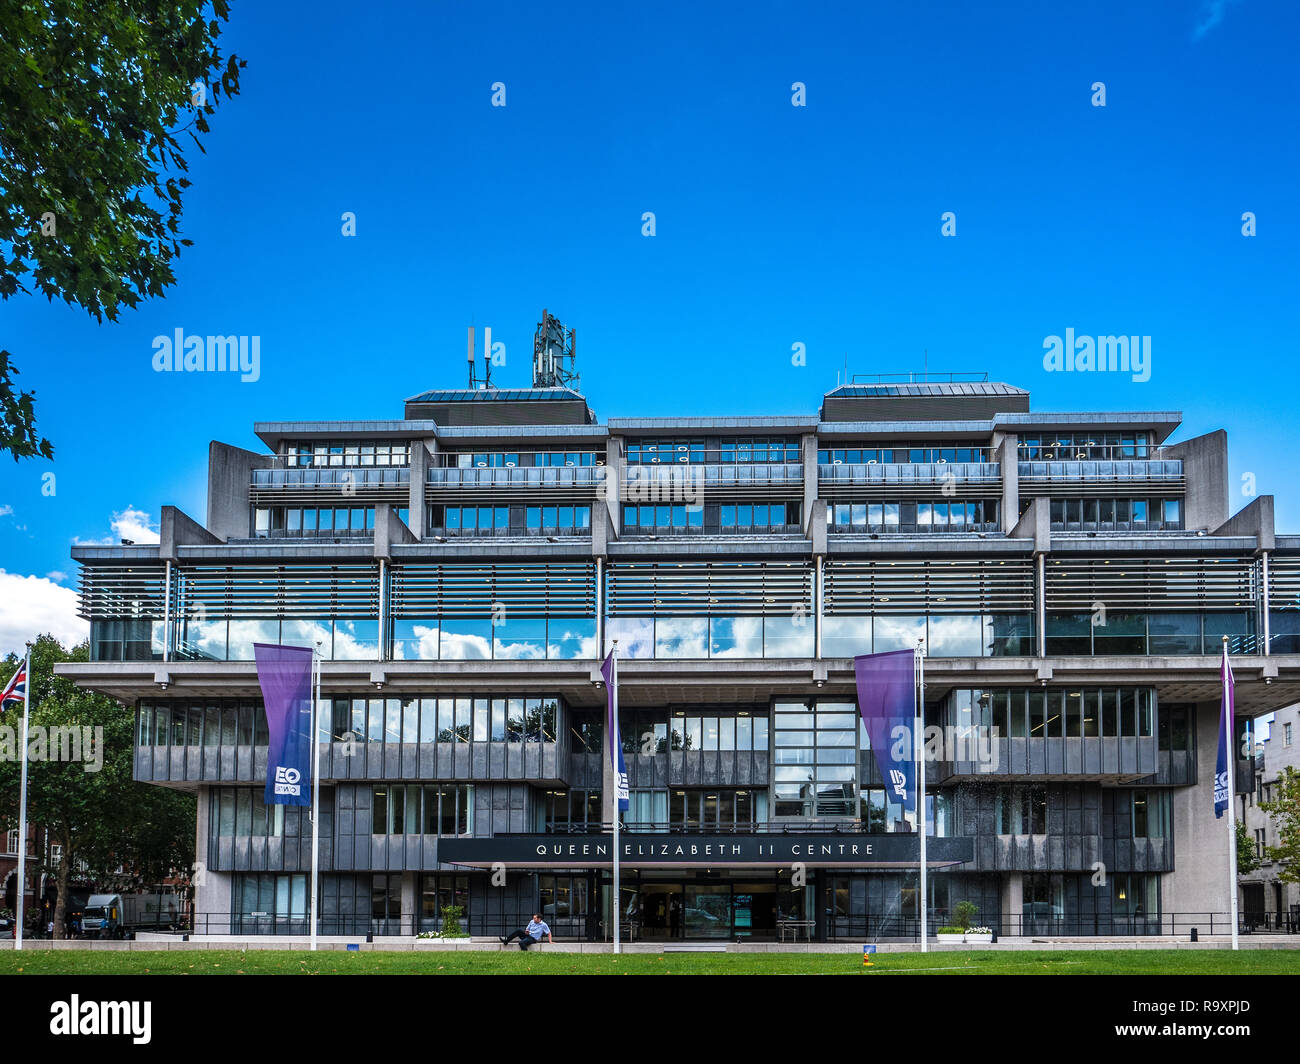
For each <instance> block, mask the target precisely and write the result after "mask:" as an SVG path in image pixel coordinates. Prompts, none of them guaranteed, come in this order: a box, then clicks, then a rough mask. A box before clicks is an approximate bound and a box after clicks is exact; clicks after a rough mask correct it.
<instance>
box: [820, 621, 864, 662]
mask: <svg viewBox="0 0 1300 1064" xmlns="http://www.w3.org/2000/svg"><path fill="white" fill-rule="evenodd" d="M822 653H823V655H825V656H826V657H828V658H841V657H843V658H851V657H855V656H856V655H858V654H870V653H871V618H870V617H824V618H822Z"/></svg>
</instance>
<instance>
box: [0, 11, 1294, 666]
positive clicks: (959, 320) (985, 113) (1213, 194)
mask: <svg viewBox="0 0 1300 1064" xmlns="http://www.w3.org/2000/svg"><path fill="white" fill-rule="evenodd" d="M539 6H540V5H534V4H525V3H495V4H491V5H488V4H473V3H464V2H449V0H439V2H438V3H388V4H371V5H359V4H353V3H348V4H344V3H327V2H317V3H311V4H308V3H288V2H285V3H276V4H254V3H251V2H249V0H236V2H235V3H234V4H233V5H232V7H233V12H232V22H231V25H230V27H229V29H228V30H227V33H226V37H225V38H224V39H225V40H226V41H227V43H228V46H229V47H230V48H233V50H235V51H237V52H238V53H239V54H240V55H241V56H242V57H244V58H245V59H247V61H248V66H247V68H246V69H245V71H244V73H243V79H242V80H243V91H242V95H241V96H239V97H238V98H237V99H235V100H234V101H233V102H223V103H222V105H221V107H220V108H219V110H218V113H217V115H216V117H215V119H214V120H213V133H212V134H211V136H210V137H209V138H208V139H207V142H206V145H207V148H208V153H207V155H206V156H198V155H197V154H195V155H194V156H193V157H192V160H191V161H192V170H191V173H190V177H191V178H192V179H193V181H194V186H193V187H192V188H191V189H190V190H189V192H188V195H187V199H186V211H185V218H184V231H185V235H186V236H188V237H189V238H190V239H192V240H193V241H194V247H192V248H190V249H188V250H186V251H185V253H184V255H183V256H182V258H181V259H180V260H179V263H178V268H177V277H178V283H177V285H176V286H175V287H174V288H173V289H171V290H170V291H169V293H168V295H167V296H166V298H164V299H160V300H154V301H153V302H151V303H149V304H147V305H145V306H143V307H142V308H140V309H138V310H136V311H134V312H126V313H125V314H124V315H123V317H122V319H121V320H120V321H119V322H117V323H116V324H105V325H102V326H101V325H98V324H96V323H95V322H94V321H93V319H91V318H89V317H88V316H87V315H86V314H85V313H84V312H83V311H80V310H73V309H69V308H66V307H64V306H62V305H50V304H48V303H46V302H45V300H44V299H42V298H38V297H22V296H20V297H18V298H15V299H11V300H9V301H8V302H7V303H5V304H0V325H2V326H3V328H2V329H0V338H2V341H3V346H5V347H6V348H8V349H9V350H10V351H11V352H12V353H13V354H14V357H15V359H16V360H17V363H18V365H19V367H20V368H21V370H22V377H21V378H20V382H21V383H22V385H23V386H24V387H28V388H35V389H36V392H37V401H38V412H39V418H40V427H41V430H42V432H43V433H44V434H45V435H47V436H49V437H50V439H51V440H52V441H53V442H54V444H55V446H56V449H57V455H56V461H55V462H54V463H53V464H51V463H47V462H43V461H42V462H26V463H23V464H21V465H18V466H15V465H14V464H12V463H11V462H9V461H8V459H5V460H4V462H3V464H0V568H3V569H4V570H5V571H6V572H7V574H8V575H9V576H10V577H12V576H13V575H14V574H18V575H21V576H24V577H29V576H30V577H34V578H35V580H34V581H28V582H27V583H26V584H25V585H24V586H25V587H26V588H27V590H29V591H33V592H39V593H41V594H44V593H45V592H46V591H51V590H52V586H53V585H63V586H65V587H66V586H70V584H71V583H72V580H71V579H70V578H69V577H70V576H71V574H74V573H75V566H73V565H72V563H71V561H70V559H69V557H68V547H69V545H70V544H71V543H72V542H73V540H74V539H80V540H82V541H88V540H95V539H108V538H109V537H111V536H114V535H115V534H116V533H117V532H121V530H122V529H132V528H134V527H135V526H136V525H139V524H148V523H149V522H152V523H153V524H154V525H155V526H156V522H157V514H158V511H159V508H160V507H161V506H162V505H165V504H175V505H178V506H180V507H181V508H182V509H184V510H186V511H187V512H189V513H190V514H191V515H193V516H195V517H197V518H198V519H200V520H202V519H203V517H204V509H205V475H206V473H205V467H206V459H207V444H208V441H209V440H211V439H221V440H225V441H228V442H232V443H237V444H241V445H243V446H250V447H253V446H260V445H259V444H258V442H257V441H256V439H255V438H254V437H253V436H252V431H251V426H252V423H253V422H254V421H255V420H262V419H279V418H284V419H294V418H363V417H397V416H400V415H401V411H402V399H403V398H404V397H406V396H408V395H411V394H414V393H415V392H418V391H421V390H423V389H426V388H429V387H437V386H445V385H450V386H460V385H461V384H462V383H463V381H464V377H465V365H464V359H465V329H466V327H467V326H469V325H470V324H475V325H477V326H479V327H480V328H481V327H482V326H484V325H489V326H491V327H492V331H493V338H494V339H495V340H500V341H503V342H504V343H505V344H506V349H507V365H506V366H505V367H504V368H502V369H498V370H497V371H496V381H497V383H500V384H505V385H517V386H523V385H526V384H527V383H528V382H529V356H530V351H531V337H532V329H533V326H534V324H535V323H536V321H537V320H538V319H539V317H540V314H541V310H542V308H543V307H546V308H548V309H550V310H551V311H552V312H553V313H555V314H557V315H558V316H559V317H560V318H561V319H562V320H563V321H564V322H565V323H566V324H567V325H570V326H574V327H576V328H577V331H578V352H579V359H578V362H579V369H580V371H581V373H582V387H583V391H584V392H585V393H586V394H587V396H588V398H589V400H590V401H591V403H592V405H593V407H594V408H595V410H596V411H597V413H598V415H599V416H600V417H601V418H602V419H603V418H607V417H611V416H626V415H633V414H643V415H681V414H722V413H733V414H734V413H810V412H812V411H815V410H816V408H817V406H818V404H819V401H820V397H821V395H822V394H823V393H824V392H825V391H827V390H828V389H830V388H832V387H833V386H834V385H835V383H836V373H837V371H839V370H840V369H841V368H842V367H843V365H844V362H845V359H846V357H847V361H848V365H849V369H850V372H854V373H884V372H906V371H909V370H919V369H921V368H922V366H923V364H926V362H927V360H928V366H929V368H930V369H931V370H932V371H944V370H957V371H987V372H988V373H989V375H990V377H991V378H992V379H995V380H1005V381H1008V382H1011V383H1013V384H1018V385H1020V386H1022V387H1025V388H1028V389H1029V390H1030V391H1031V392H1032V395H1033V407H1034V409H1037V410H1111V409H1139V410H1181V411H1183V413H1184V416H1185V421H1184V427H1183V428H1182V429H1181V430H1179V433H1178V435H1177V436H1176V437H1175V438H1182V437H1186V436H1190V435H1196V434H1199V433H1201V432H1204V431H1209V430H1212V429H1216V428H1225V429H1227V431H1228V434H1229V446H1230V455H1231V464H1232V480H1231V483H1232V487H1233V491H1234V494H1235V493H1236V492H1237V490H1238V487H1239V485H1240V483H1241V477H1242V474H1244V473H1253V474H1254V475H1255V478H1256V484H1257V490H1258V491H1259V492H1260V493H1269V492H1272V493H1276V494H1277V496H1278V524H1279V527H1280V528H1282V529H1284V530H1286V531H1291V532H1296V531H1300V493H1297V492H1294V491H1289V490H1288V488H1289V487H1290V486H1291V485H1290V484H1289V483H1288V478H1287V473H1288V472H1289V470H1290V468H1291V466H1292V465H1293V460H1292V457H1291V455H1290V454H1289V450H1290V445H1291V440H1292V439H1293V434H1292V428H1293V414H1292V398H1291V394H1290V393H1291V386H1292V385H1293V384H1294V382H1295V381H1296V379H1297V373H1296V371H1295V370H1294V369H1293V367H1292V364H1293V360H1294V359H1295V357H1296V354H1297V352H1296V345H1295V343H1294V339H1293V336H1294V321H1295V313H1294V312H1295V309H1296V306H1297V297H1296V293H1297V290H1298V287H1300V286H1298V285H1297V280H1298V277H1297V274H1298V272H1300V270H1298V269H1297V256H1296V246H1297V235H1300V203H1298V202H1297V196H1296V192H1295V188H1296V185H1295V179H1296V174H1297V172H1300V167H1298V166H1297V162H1298V160H1297V154H1298V149H1297V143H1296V137H1295V122H1294V115H1295V113H1296V111H1297V102H1298V101H1297V95H1298V93H1297V80H1296V78H1295V77H1294V54H1295V49H1296V44H1297V41H1296V37H1297V32H1296V31H1297V27H1298V26H1300V14H1298V13H1297V11H1296V8H1295V5H1294V4H1288V3H1284V2H1281V0H1274V2H1268V0H1222V2H1215V3H1205V2H1203V0H1166V2H1161V3H1132V2H1106V3H1090V4H1086V5H1084V4H1078V5H1070V9H1069V10H1066V9H1065V6H1064V5H1049V4H1042V3H1039V2H1024V3H991V4H979V5H972V4H965V3H960V4H959V3H953V2H950V3H925V2H915V3H908V4H890V5H882V4H877V3H855V4H821V3H800V4H794V3H780V4H776V3H762V2H747V3H743V4H741V3H736V4H717V3H712V4H699V3H692V4H677V3H665V4H656V5H641V6H639V7H638V8H637V9H634V10H631V9H629V10H619V9H620V8H630V7H631V5H614V4H609V3H591V4H585V3H583V4H578V3H566V4H564V5H561V7H562V10H561V12H559V13H557V12H555V11H551V12H547V13H543V12H541V11H539V10H537V8H538V7H539ZM547 6H557V5H547ZM796 81H801V82H803V83H805V85H806V86H807V90H806V91H807V106H806V107H793V106H791V86H792V84H793V83H794V82H796ZM1097 81H1101V82H1104V83H1105V86H1106V106H1105V107H1104V108H1103V107H1094V106H1092V102H1091V100H1092V96H1093V90H1092V87H1091V86H1092V84H1093V83H1094V82H1097ZM494 82H503V83H504V84H505V86H506V106H505V107H493V106H491V96H492V88H491V86H492V84H493V83H494ZM344 211H352V212H355V214H356V217H357V235H356V236H355V237H343V236H342V235H341V233H340V227H341V220H340V216H341V215H342V213H343V212H344ZM646 211H653V212H654V213H655V216H656V234H655V235H654V236H653V237H645V236H642V234H641V228H642V221H641V218H642V214H643V212H646ZM945 211H952V212H954V213H955V215H956V220H957V233H956V236H953V237H948V238H945V237H943V236H941V234H940V225H941V215H942V214H943V213H944V212H945ZM1246 211H1252V212H1254V213H1255V215H1256V217H1257V226H1258V235H1256V236H1255V237H1251V238H1247V237H1244V236H1243V235H1242V232H1241V227H1242V221H1241V216H1242V214H1243V212H1246ZM177 328H182V329H184V330H185V332H186V333H193V334H244V335H257V336H259V337H260V338H261V378H260V380H258V381H257V382H256V383H241V382H239V380H238V379H237V377H235V376H233V375H231V376H229V377H226V378H224V379H222V378H213V377H212V376H210V375H205V374H174V373H172V374H162V373H156V372H154V370H153V368H152V356H153V348H152V340H153V337H155V336H157V335H160V334H165V335H170V334H171V333H173V332H174V330H175V329H177ZM1066 328H1073V329H1075V331H1076V332H1077V333H1079V334H1089V335H1098V334H1111V333H1115V334H1121V333H1122V334H1141V335H1149V336H1151V337H1152V373H1151V378H1150V380H1149V381H1147V382H1145V383H1136V382H1134V381H1132V380H1131V379H1129V377H1127V376H1121V375H1118V374H1095V373H1094V374H1091V375H1082V374H1077V373H1048V372H1045V371H1044V369H1043V364H1042V356H1043V339H1044V337H1046V336H1049V335H1052V334H1058V335H1059V334H1064V331H1065V329H1066ZM796 342H798V343H803V344H805V345H806V350H807V364H806V365H805V366H802V367H797V366H792V365H791V360H790V353H791V345H792V344H793V343H796ZM927 352H928V354H927ZM51 469H52V470H53V471H54V472H55V473H56V476H57V481H56V494H55V495H54V496H53V497H47V496H43V495H42V493H41V483H42V481H41V475H42V474H43V473H44V472H46V471H48V470H51ZM1248 501H1249V498H1248V497H1245V496H1242V495H1236V502H1235V505H1237V506H1239V505H1242V504H1244V503H1246V502H1248ZM6 508H9V510H8V512H6ZM128 510H130V511H131V513H130V514H129V515H128V516H127V517H121V516H119V517H118V525H117V530H116V532H115V530H114V528H113V527H112V523H113V520H114V515H122V514H126V513H127V512H128ZM49 574H54V575H53V576H49ZM61 574H69V575H68V576H63V575H61ZM47 577H48V579H47ZM11 590H12V589H11ZM52 593H53V594H54V595H55V597H56V598H59V601H60V602H62V603H64V604H65V605H66V603H67V601H69V597H68V596H67V595H64V596H62V597H59V596H58V595H57V589H55V590H53V591H52ZM8 597H9V602H8V604H7V605H6V607H5V608H4V611H3V612H4V613H5V614H7V615H8V617H7V620H6V623H5V624H4V626H3V628H4V629H6V630H7V629H8V628H9V627H10V625H12V624H13V622H14V621H15V620H16V619H17V618H15V617H14V612H15V611H16V610H17V609H18V605H20V604H21V603H22V602H23V601H24V596H23V595H17V596H15V595H9V596H8ZM50 601H53V599H51V600H50ZM60 608H63V607H60ZM0 642H4V644H5V645H3V646H0V650H3V649H8V640H0Z"/></svg>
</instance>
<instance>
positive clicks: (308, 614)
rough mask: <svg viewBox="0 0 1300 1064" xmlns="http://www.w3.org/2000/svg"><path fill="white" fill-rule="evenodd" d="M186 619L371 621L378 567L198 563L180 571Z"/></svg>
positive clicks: (180, 609)
mask: <svg viewBox="0 0 1300 1064" xmlns="http://www.w3.org/2000/svg"><path fill="white" fill-rule="evenodd" d="M174 609H175V610H176V612H177V613H179V615H181V616H184V617H193V616H196V615H197V616H202V617H206V618H207V619H209V620H220V619H222V618H226V617H238V618H255V617H266V618H272V617H282V618H302V619H308V620H311V619H316V618H321V617H333V618H337V619H339V620H367V619H371V618H377V617H378V616H379V570H378V568H377V567H376V566H374V565H320V566H317V565H241V566H238V567H228V566H211V567H209V566H198V567H195V568H192V569H182V570H178V571H177V572H176V606H175V607H174Z"/></svg>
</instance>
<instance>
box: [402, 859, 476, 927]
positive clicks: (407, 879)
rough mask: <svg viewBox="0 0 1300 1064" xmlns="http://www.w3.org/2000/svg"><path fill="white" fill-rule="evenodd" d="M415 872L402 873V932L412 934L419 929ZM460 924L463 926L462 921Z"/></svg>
mask: <svg viewBox="0 0 1300 1064" xmlns="http://www.w3.org/2000/svg"><path fill="white" fill-rule="evenodd" d="M415 880H416V873H415V872H403V873H402V934H403V935H414V934H415V933H416V932H417V931H419V930H420V896H419V894H417V893H416V889H415ZM461 926H462V927H463V926H464V923H463V922H462V924H461Z"/></svg>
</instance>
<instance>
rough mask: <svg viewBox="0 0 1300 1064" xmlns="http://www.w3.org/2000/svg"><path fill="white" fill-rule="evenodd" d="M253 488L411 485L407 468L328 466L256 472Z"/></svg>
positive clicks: (350, 487) (253, 477) (388, 486)
mask: <svg viewBox="0 0 1300 1064" xmlns="http://www.w3.org/2000/svg"><path fill="white" fill-rule="evenodd" d="M252 472H253V476H252V482H251V486H252V487H253V488H255V489H260V490H265V489H268V488H320V489H324V490H330V491H341V490H342V491H345V490H349V489H353V488H403V487H407V486H409V485H410V483H411V470H410V469H409V468H407V467H406V466H346V467H345V466H326V467H310V466H309V467H305V468H299V467H284V466H275V467H274V468H271V469H254V470H253V471H252Z"/></svg>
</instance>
